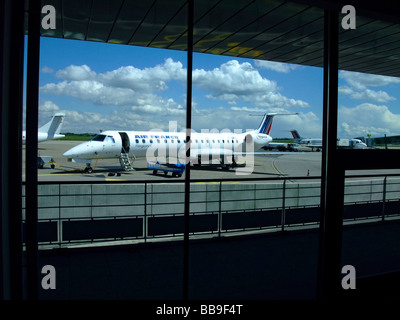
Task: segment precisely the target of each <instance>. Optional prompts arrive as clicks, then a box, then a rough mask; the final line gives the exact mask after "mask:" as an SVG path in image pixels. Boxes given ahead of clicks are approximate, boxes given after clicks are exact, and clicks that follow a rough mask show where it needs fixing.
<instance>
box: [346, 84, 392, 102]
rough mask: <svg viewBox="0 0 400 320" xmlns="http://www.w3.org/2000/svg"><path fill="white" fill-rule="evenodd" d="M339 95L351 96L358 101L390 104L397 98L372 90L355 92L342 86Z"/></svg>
mask: <svg viewBox="0 0 400 320" xmlns="http://www.w3.org/2000/svg"><path fill="white" fill-rule="evenodd" d="M338 90H339V94H344V95H349V96H350V97H351V98H352V99H356V100H371V101H376V102H388V101H392V100H396V98H394V97H392V96H390V95H389V94H388V93H387V92H385V91H382V90H379V91H375V90H371V89H363V90H362V91H357V90H354V89H352V88H350V87H348V86H342V87H339V88H338Z"/></svg>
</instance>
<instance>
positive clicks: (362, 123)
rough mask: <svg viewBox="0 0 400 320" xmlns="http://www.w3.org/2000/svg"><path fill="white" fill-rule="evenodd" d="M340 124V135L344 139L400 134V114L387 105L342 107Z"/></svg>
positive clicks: (340, 109)
mask: <svg viewBox="0 0 400 320" xmlns="http://www.w3.org/2000/svg"><path fill="white" fill-rule="evenodd" d="M338 123H339V125H338V129H339V135H342V136H344V137H356V136H366V135H367V134H372V135H383V134H388V135H397V134H399V133H400V114H395V113H393V112H391V111H390V110H389V108H388V107H387V106H385V105H375V104H371V103H363V104H360V105H358V106H356V107H354V108H348V107H341V108H339V122H338Z"/></svg>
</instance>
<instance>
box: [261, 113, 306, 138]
mask: <svg viewBox="0 0 400 320" xmlns="http://www.w3.org/2000/svg"><path fill="white" fill-rule="evenodd" d="M297 114H298V113H266V114H265V115H264V118H263V120H262V121H261V124H260V126H259V127H258V129H257V132H258V133H263V134H267V135H269V133H270V132H271V127H272V120H274V117H275V116H289V115H297Z"/></svg>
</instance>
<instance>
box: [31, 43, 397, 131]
mask: <svg viewBox="0 0 400 320" xmlns="http://www.w3.org/2000/svg"><path fill="white" fill-rule="evenodd" d="M186 65H187V58H186V53H185V52H181V51H174V50H162V49H154V48H142V47H133V46H123V45H116V44H105V43H95V42H87V41H76V40H62V39H53V38H42V39H41V59H40V70H41V71H40V96H39V100H40V101H39V122H40V123H39V124H40V125H41V124H44V123H45V122H47V121H48V120H49V119H50V117H51V116H52V115H53V114H54V113H56V112H64V113H65V114H66V118H65V123H64V127H63V130H62V132H76V133H82V132H92V133H94V132H98V131H99V130H112V129H117V130H151V129H160V130H168V122H169V121H177V123H178V129H179V130H182V129H183V128H184V127H185V117H186V113H185V112H186V111H185V110H186V83H185V79H186ZM322 77H323V70H322V69H321V68H315V67H306V66H298V65H290V64H280V63H273V62H268V61H260V60H251V59H242V58H234V57H228V56H216V55H210V54H198V53H195V54H194V60H193V112H192V116H193V117H192V127H193V129H195V130H196V131H201V130H202V129H217V130H219V131H221V130H224V129H229V130H231V131H234V130H235V129H236V130H243V131H245V130H246V129H254V128H256V127H257V126H258V124H259V122H260V121H261V117H254V116H249V115H250V114H262V113H265V112H281V113H290V112H299V113H300V114H299V115H297V116H285V117H277V118H276V119H275V120H274V124H273V127H272V131H271V135H272V136H273V137H289V136H290V133H289V130H291V129H297V130H298V131H299V132H300V134H301V135H302V136H304V137H320V136H321V127H322ZM399 86H400V79H399V78H392V77H382V76H375V75H366V74H360V73H352V72H345V71H340V73H339V125H338V132H339V134H338V135H339V137H343V138H351V137H355V136H366V135H367V134H368V133H370V134H372V135H373V136H382V135H383V134H388V135H394V134H400V114H399V109H398V101H399V98H400V90H399Z"/></svg>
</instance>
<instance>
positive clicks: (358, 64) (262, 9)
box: [41, 0, 400, 76]
mask: <svg viewBox="0 0 400 320" xmlns="http://www.w3.org/2000/svg"><path fill="white" fill-rule="evenodd" d="M296 1H299V0H296ZM304 2H305V3H313V1H312V0H309V1H304ZM42 4H43V5H45V4H50V5H53V6H54V7H55V9H56V20H57V21H56V30H44V29H41V30H42V36H47V37H58V38H68V39H77V40H89V41H101V42H108V43H119V44H129V45H135V46H150V47H157V48H166V49H175V50H186V49H187V1H186V0H141V1H137V0H42ZM194 4H195V8H194V21H195V25H194V45H193V50H194V51H196V52H204V53H211V54H220V55H228V56H234V57H245V58H255V59H263V60H273V61H280V62H288V63H294V64H304V65H310V66H320V67H322V66H323V44H324V41H323V36H324V32H323V12H324V11H323V8H321V7H320V6H322V5H321V4H320V2H317V1H316V2H315V5H316V6H317V5H318V6H319V7H318V8H317V7H316V6H308V5H305V4H299V3H297V2H296V3H294V2H292V1H282V0H196V1H194ZM390 20H391V22H384V21H380V20H378V19H376V18H375V17H374V16H373V15H370V16H369V17H368V18H365V17H362V16H357V28H356V29H355V30H343V29H342V28H341V25H340V23H339V25H338V28H339V30H340V36H339V40H340V41H339V42H340V43H339V68H341V69H344V70H350V71H359V72H368V73H377V74H385V75H394V76H400V67H399V66H398V65H399V63H398V61H399V57H400V26H399V24H398V23H396V21H394V20H393V19H390Z"/></svg>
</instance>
